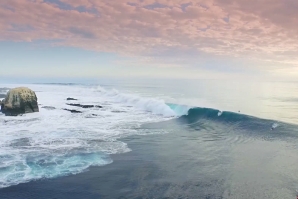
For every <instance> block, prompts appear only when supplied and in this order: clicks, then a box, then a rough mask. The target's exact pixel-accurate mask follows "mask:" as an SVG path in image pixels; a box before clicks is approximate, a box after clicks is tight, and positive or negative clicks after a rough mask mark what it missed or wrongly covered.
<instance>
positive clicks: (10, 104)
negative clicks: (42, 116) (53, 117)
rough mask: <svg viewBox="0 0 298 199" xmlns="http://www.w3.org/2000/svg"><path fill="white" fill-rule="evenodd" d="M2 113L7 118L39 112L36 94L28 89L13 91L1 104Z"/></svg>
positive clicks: (9, 92)
mask: <svg viewBox="0 0 298 199" xmlns="http://www.w3.org/2000/svg"><path fill="white" fill-rule="evenodd" d="M1 112H2V113H4V114H5V115H6V116H17V115H20V114H25V113H33V112H39V108H38V103H37V97H36V94H35V92H34V91H32V90H31V89H29V88H26V87H19V88H14V89H11V90H10V91H8V93H7V95H6V97H5V99H4V100H3V101H2V103H1Z"/></svg>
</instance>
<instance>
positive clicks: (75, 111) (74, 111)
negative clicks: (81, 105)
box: [63, 108, 82, 113]
mask: <svg viewBox="0 0 298 199" xmlns="http://www.w3.org/2000/svg"><path fill="white" fill-rule="evenodd" d="M63 110H65V111H69V112H71V113H82V112H81V111H77V110H72V109H67V108H64V109H63Z"/></svg>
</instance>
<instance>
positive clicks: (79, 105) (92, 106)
mask: <svg viewBox="0 0 298 199" xmlns="http://www.w3.org/2000/svg"><path fill="white" fill-rule="evenodd" d="M67 105H69V106H76V107H81V108H94V107H95V108H102V106H99V105H82V104H67Z"/></svg>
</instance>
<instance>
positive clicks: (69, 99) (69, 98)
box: [66, 97, 78, 101]
mask: <svg viewBox="0 0 298 199" xmlns="http://www.w3.org/2000/svg"><path fill="white" fill-rule="evenodd" d="M66 100H68V101H71V100H78V99H75V98H71V97H68V98H67V99H66Z"/></svg>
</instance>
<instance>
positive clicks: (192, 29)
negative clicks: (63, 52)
mask: <svg viewBox="0 0 298 199" xmlns="http://www.w3.org/2000/svg"><path fill="white" fill-rule="evenodd" d="M60 1H61V2H63V3H64V4H66V5H68V6H69V8H68V9H63V8H60V7H59V5H58V4H54V3H50V1H43V0H2V1H1V2H0V40H6V41H34V40H40V39H43V40H57V41H59V42H56V43H55V45H65V46H74V47H79V48H84V49H89V50H96V51H106V52H116V53H120V54H126V55H136V56H145V55H148V54H152V53H153V52H154V51H155V53H157V54H158V53H159V52H158V51H159V49H164V51H166V50H167V49H179V50H181V51H183V50H186V51H187V50H189V49H192V50H194V51H198V52H205V53H209V54H212V55H227V56H232V57H239V56H240V57H241V56H242V57H254V58H255V59H258V60H264V61H268V60H270V61H272V62H276V63H281V62H282V61H284V62H285V63H289V60H291V64H293V63H294V64H295V63H298V58H297V56H295V54H296V55H297V54H298V43H297V39H298V27H297V24H298V14H297V12H296V11H297V8H298V1H296V0H285V1H280V0H260V1H254V2H253V3H252V2H251V1H246V0H224V1H222V0H176V1H173V0H144V1H140V0H124V1H112V0H101V1H98V0H60ZM160 53H161V52H160ZM163 53H164V52H163Z"/></svg>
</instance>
